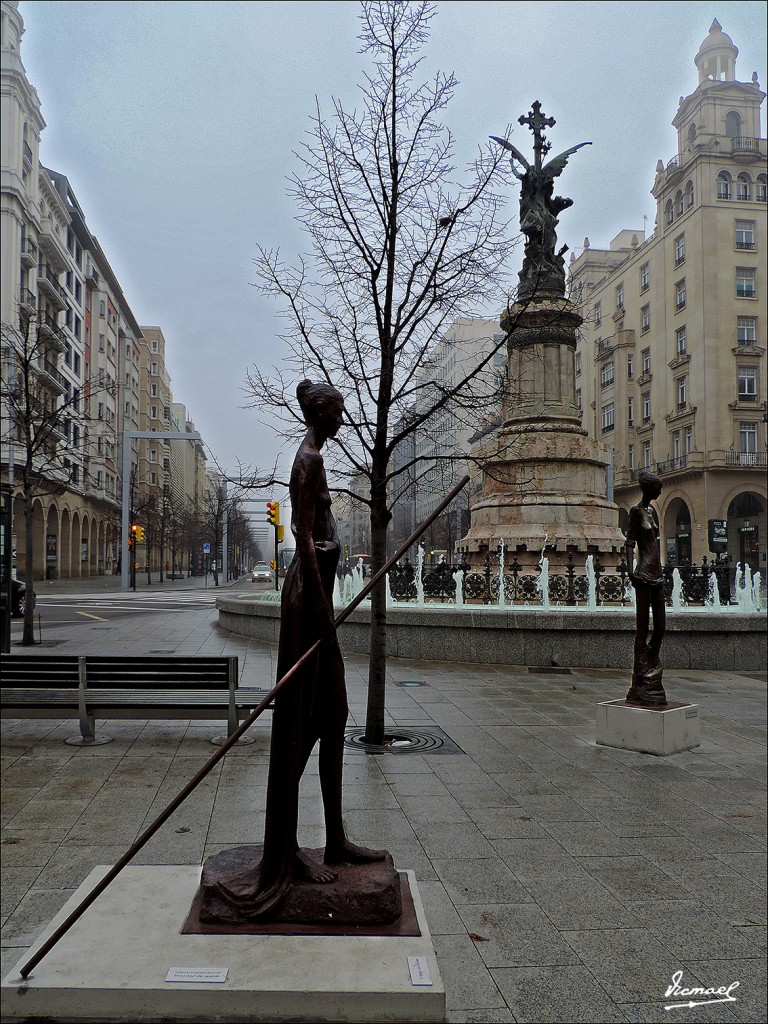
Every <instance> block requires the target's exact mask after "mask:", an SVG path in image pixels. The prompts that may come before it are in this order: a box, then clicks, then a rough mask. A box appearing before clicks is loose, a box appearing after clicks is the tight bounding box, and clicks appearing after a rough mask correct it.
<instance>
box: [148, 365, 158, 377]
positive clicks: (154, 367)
mask: <svg viewBox="0 0 768 1024" xmlns="http://www.w3.org/2000/svg"><path fill="white" fill-rule="evenodd" d="M149 372H150V373H151V374H152V376H153V377H156V376H157V363H150V364H149Z"/></svg>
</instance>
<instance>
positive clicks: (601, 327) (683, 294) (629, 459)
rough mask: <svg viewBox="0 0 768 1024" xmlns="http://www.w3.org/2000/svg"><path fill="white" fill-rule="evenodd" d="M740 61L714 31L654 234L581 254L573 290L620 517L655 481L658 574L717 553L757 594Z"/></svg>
mask: <svg viewBox="0 0 768 1024" xmlns="http://www.w3.org/2000/svg"><path fill="white" fill-rule="evenodd" d="M737 56H738V49H737V47H736V46H735V45H734V43H733V41H732V39H731V38H730V37H729V36H728V35H727V34H726V33H725V32H723V29H722V26H721V25H720V23H719V22H718V21H717V20H715V21H713V23H712V26H711V28H710V31H709V34H708V35H707V37H706V39H705V40H704V41H703V42H702V44H701V46H700V48H699V51H698V53H697V54H696V56H695V58H694V63H695V66H696V68H697V70H698V84H697V87H696V89H695V90H694V91H693V92H692V93H691V94H690V95H689V96H681V97H680V102H679V106H678V110H677V113H676V115H675V117H674V119H673V121H672V124H673V126H674V127H675V129H676V131H677V148H676V151H675V154H674V155H673V156H672V157H671V159H669V160H667V161H666V162H665V161H662V160H659V161H658V163H657V164H656V173H655V178H654V181H653V187H652V189H651V192H652V194H653V196H654V198H655V200H656V210H657V212H656V225H655V228H654V231H653V234H652V235H651V236H650V237H648V238H646V237H645V234H644V232H643V231H642V230H640V229H637V230H633V229H624V230H622V231H619V232H618V234H617V235H616V236H615V238H614V239H613V240H612V241H611V243H610V245H609V247H608V249H598V248H593V247H591V246H590V244H589V240H588V239H585V243H584V249H583V251H582V253H581V254H580V255H579V256H578V257H571V263H570V268H569V270H570V275H569V284H570V297H571V300H572V301H573V302H575V303H576V304H577V306H578V308H579V312H580V314H581V316H582V317H583V319H584V325H583V327H582V329H581V337H580V339H579V342H578V345H577V350H576V389H577V390H576V396H577V404H579V405H580V407H581V409H582V413H583V420H582V422H583V424H584V426H585V427H586V428H587V429H588V430H589V432H590V434H591V435H592V437H594V438H596V439H600V440H602V441H603V442H604V443H606V444H608V445H609V446H610V447H611V448H612V450H613V464H614V500H615V501H616V503H617V504H618V506H619V509H620V514H621V515H622V517H624V516H626V512H627V510H628V509H629V508H630V507H631V506H632V505H633V504H635V503H636V502H637V500H638V498H639V495H640V490H639V486H638V483H637V476H638V473H639V471H640V470H641V469H643V468H649V469H651V470H652V471H653V472H655V473H657V474H658V475H659V476H661V478H662V480H663V481H664V490H663V493H662V496H661V498H660V499H659V502H658V506H659V513H660V520H661V531H662V544H663V548H664V550H663V554H664V555H665V556H666V560H667V561H668V562H669V563H672V564H685V563H687V562H694V563H699V562H701V559H702V557H703V556H706V557H708V558H711V557H712V556H713V555H714V554H715V553H718V552H720V553H725V552H726V551H727V553H728V554H729V555H730V556H731V558H732V560H733V562H734V563H735V562H742V563H746V564H748V565H749V566H750V567H751V568H752V570H753V571H755V570H759V571H760V572H761V573H762V575H763V578H764V579H765V576H766V569H767V568H768V567H767V565H766V551H767V550H768V537H767V536H766V474H765V470H766V464H767V463H766V444H767V442H768V438H767V437H766V419H767V417H766V409H767V408H768V406H767V405H766V399H768V387H767V386H766V347H767V345H766V289H767V288H768V281H766V259H765V255H766V250H767V249H768V237H767V234H766V228H767V225H766V208H767V206H766V193H767V192H768V179H767V178H766V139H765V135H764V134H763V133H762V131H761V126H760V115H761V107H762V104H763V101H764V99H765V93H764V92H762V91H761V89H760V86H759V83H758V78H757V74H756V73H755V74H753V75H752V78H751V81H748V82H741V81H739V80H738V79H737V77H736V58H737ZM723 524H725V525H723ZM717 538H719V540H718V539H717Z"/></svg>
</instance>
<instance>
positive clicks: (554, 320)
mask: <svg viewBox="0 0 768 1024" xmlns="http://www.w3.org/2000/svg"><path fill="white" fill-rule="evenodd" d="M580 324H581V317H580V316H579V315H578V313H577V312H576V307H575V306H574V305H573V304H572V303H571V302H569V301H568V300H567V299H565V298H562V299H545V300H543V301H541V302H530V303H528V304H524V305H523V304H516V305H514V306H511V307H510V308H509V310H508V311H507V312H506V313H505V315H504V316H502V318H501V326H502V329H504V330H505V331H507V332H509V336H508V341H507V362H508V373H509V394H508V396H507V400H506V403H505V407H504V408H503V410H502V415H503V417H504V421H503V424H502V426H501V428H500V429H499V430H498V432H497V433H496V434H495V435H494V436H493V437H491V438H490V439H489V440H488V441H487V442H486V443H485V444H481V445H479V446H478V447H477V448H476V449H475V450H474V451H473V454H474V455H475V456H476V457H477V458H479V459H480V460H481V463H482V465H483V477H482V494H481V496H480V498H479V500H478V501H477V502H476V503H475V504H474V505H473V506H472V510H471V515H472V522H471V527H470V530H469V533H468V534H467V536H466V537H465V538H464V539H463V540H462V542H461V548H462V550H464V551H465V552H466V553H467V557H468V560H469V561H470V562H478V561H480V559H479V558H478V554H482V553H483V552H484V551H485V550H487V549H489V548H490V549H491V550H492V551H495V550H496V548H497V547H498V545H499V543H500V542H502V541H503V542H504V546H505V548H506V550H507V551H508V552H510V553H514V552H515V551H521V550H524V551H533V552H536V553H537V554H538V553H540V552H541V551H542V549H543V548H544V546H545V545H546V549H547V550H546V554H547V557H548V558H549V559H550V563H551V564H553V565H556V564H558V563H559V562H563V563H564V562H566V561H567V557H568V552H571V553H573V552H583V553H584V555H585V556H586V555H587V554H590V553H591V554H598V555H611V554H613V553H616V552H619V551H621V550H622V549H623V546H624V538H623V535H622V533H621V531H620V530H619V526H618V509H617V507H616V505H614V503H613V502H612V501H609V500H608V499H607V498H606V496H605V492H606V465H607V463H608V460H609V456H608V454H607V451H606V449H605V448H604V447H603V446H602V445H600V444H598V443H597V442H595V441H592V440H590V438H589V436H588V433H587V431H586V430H585V429H584V428H583V427H582V425H581V413H580V411H579V409H578V407H577V406H576V400H575V376H574V374H575V370H574V351H575V348H576V330H577V328H578V327H579V325H580ZM473 554H474V555H475V557H474V558H473Z"/></svg>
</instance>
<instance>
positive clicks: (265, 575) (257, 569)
mask: <svg viewBox="0 0 768 1024" xmlns="http://www.w3.org/2000/svg"><path fill="white" fill-rule="evenodd" d="M274 578H275V574H274V572H273V571H272V570H271V569H270V568H269V566H268V565H267V563H266V562H259V563H258V564H257V565H255V566H254V567H253V572H252V573H251V583H271V582H272V580H273V579H274Z"/></svg>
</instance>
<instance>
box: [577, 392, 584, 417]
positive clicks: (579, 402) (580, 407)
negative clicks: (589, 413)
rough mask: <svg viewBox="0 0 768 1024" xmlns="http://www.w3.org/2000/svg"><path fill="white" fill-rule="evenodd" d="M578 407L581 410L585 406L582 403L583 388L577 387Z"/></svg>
mask: <svg viewBox="0 0 768 1024" xmlns="http://www.w3.org/2000/svg"><path fill="white" fill-rule="evenodd" d="M576 408H577V409H578V410H579V412H581V411H582V408H583V407H582V404H581V388H576Z"/></svg>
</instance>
